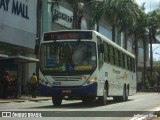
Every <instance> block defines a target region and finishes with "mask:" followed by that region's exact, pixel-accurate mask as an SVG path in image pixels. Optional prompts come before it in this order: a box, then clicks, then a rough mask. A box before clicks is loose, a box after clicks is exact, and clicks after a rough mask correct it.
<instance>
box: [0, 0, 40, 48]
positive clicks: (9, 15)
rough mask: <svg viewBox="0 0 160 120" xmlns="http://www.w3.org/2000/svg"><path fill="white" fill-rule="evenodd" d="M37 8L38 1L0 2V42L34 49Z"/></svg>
mask: <svg viewBox="0 0 160 120" xmlns="http://www.w3.org/2000/svg"><path fill="white" fill-rule="evenodd" d="M2 1H3V2H2ZM36 6H37V0H0V31H1V32H0V41H3V42H7V43H12V44H16V45H20V46H24V47H28V48H34V45H35V37H36V16H37V15H36V9H37V7H36Z"/></svg>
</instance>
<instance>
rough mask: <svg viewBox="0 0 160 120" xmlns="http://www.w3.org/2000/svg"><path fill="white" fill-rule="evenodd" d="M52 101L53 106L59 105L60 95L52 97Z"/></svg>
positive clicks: (60, 102)
mask: <svg viewBox="0 0 160 120" xmlns="http://www.w3.org/2000/svg"><path fill="white" fill-rule="evenodd" d="M52 103H53V105H54V106H60V105H61V104H62V97H52Z"/></svg>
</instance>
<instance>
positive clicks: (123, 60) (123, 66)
mask: <svg viewBox="0 0 160 120" xmlns="http://www.w3.org/2000/svg"><path fill="white" fill-rule="evenodd" d="M121 62H122V68H124V69H125V56H124V53H122V61H121Z"/></svg>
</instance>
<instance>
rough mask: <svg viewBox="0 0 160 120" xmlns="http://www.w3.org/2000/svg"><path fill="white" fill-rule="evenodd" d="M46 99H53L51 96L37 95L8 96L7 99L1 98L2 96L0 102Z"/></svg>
mask: <svg viewBox="0 0 160 120" xmlns="http://www.w3.org/2000/svg"><path fill="white" fill-rule="evenodd" d="M44 100H51V97H42V96H37V97H36V98H32V97H31V96H23V95H22V96H21V97H19V98H7V99H1V98H0V104H1V103H11V102H25V101H35V102H38V101H44Z"/></svg>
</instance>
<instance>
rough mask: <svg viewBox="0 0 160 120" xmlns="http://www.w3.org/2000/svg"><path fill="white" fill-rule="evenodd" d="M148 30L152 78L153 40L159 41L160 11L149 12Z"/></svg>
mask: <svg viewBox="0 0 160 120" xmlns="http://www.w3.org/2000/svg"><path fill="white" fill-rule="evenodd" d="M147 15H148V28H149V40H150V71H151V72H150V75H151V78H152V70H153V58H152V57H153V53H152V40H155V41H156V40H157V39H156V35H158V34H160V33H159V29H160V9H157V10H154V11H153V12H149V13H148V14H147Z"/></svg>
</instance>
